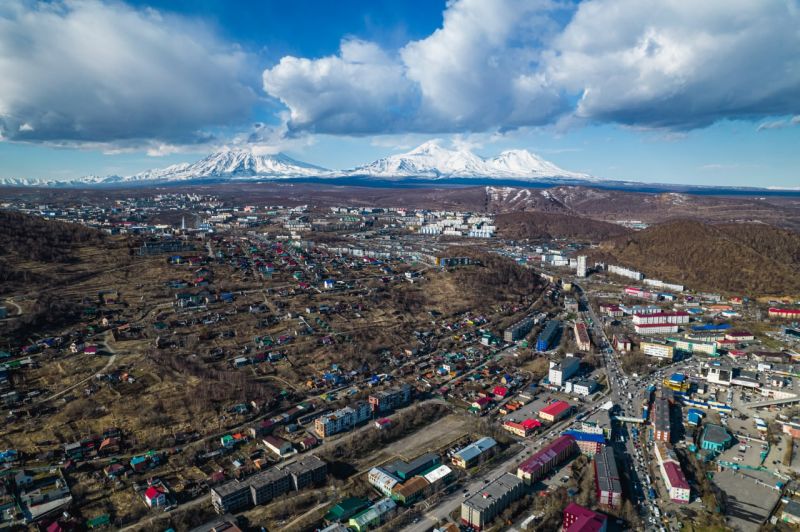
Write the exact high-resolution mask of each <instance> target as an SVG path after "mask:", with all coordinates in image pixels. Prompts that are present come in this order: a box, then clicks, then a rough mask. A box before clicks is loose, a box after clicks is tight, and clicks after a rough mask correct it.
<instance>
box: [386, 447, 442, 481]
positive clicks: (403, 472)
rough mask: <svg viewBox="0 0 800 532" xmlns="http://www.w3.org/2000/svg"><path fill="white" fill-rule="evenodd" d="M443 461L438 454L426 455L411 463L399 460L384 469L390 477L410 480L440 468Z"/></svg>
mask: <svg viewBox="0 0 800 532" xmlns="http://www.w3.org/2000/svg"><path fill="white" fill-rule="evenodd" d="M441 463H442V461H441V459H440V458H439V455H438V454H436V453H425V454H423V455H422V456H419V457H417V458H415V459H414V460H412V461H410V462H404V461H403V460H398V461H396V462H392V463H391V464H389V465H387V466H385V467H384V470H385V471H386V472H387V473H389V474H390V475H392V476H394V477H397V478H398V479H400V480H403V481H405V480H408V479H410V478H411V477H413V476H415V475H419V474H420V473H422V472H423V471H426V470H428V469H430V468H432V467H434V466H438V465H439V464H441Z"/></svg>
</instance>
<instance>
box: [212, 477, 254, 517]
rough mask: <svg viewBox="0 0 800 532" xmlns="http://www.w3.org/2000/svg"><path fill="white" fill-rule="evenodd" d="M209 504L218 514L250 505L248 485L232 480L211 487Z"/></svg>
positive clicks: (236, 510) (235, 510)
mask: <svg viewBox="0 0 800 532" xmlns="http://www.w3.org/2000/svg"><path fill="white" fill-rule="evenodd" d="M211 504H212V505H213V506H214V510H216V512H217V513H218V514H226V513H233V512H238V511H240V510H244V509H246V508H250V506H252V504H253V503H252V498H251V497H250V485H249V484H248V483H247V482H240V481H238V480H234V481H232V482H228V483H225V484H222V485H221V486H215V487H213V488H211Z"/></svg>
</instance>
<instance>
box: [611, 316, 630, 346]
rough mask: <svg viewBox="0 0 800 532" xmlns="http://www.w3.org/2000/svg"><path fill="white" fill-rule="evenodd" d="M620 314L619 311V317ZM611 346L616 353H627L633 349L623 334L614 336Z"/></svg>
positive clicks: (628, 339)
mask: <svg viewBox="0 0 800 532" xmlns="http://www.w3.org/2000/svg"><path fill="white" fill-rule="evenodd" d="M621 312H622V311H620V315H622V314H621ZM612 345H613V346H614V349H616V350H617V351H625V352H627V351H630V350H631V349H633V343H632V342H631V339H630V338H628V337H627V336H625V335H624V334H615V335H614V339H613V341H612Z"/></svg>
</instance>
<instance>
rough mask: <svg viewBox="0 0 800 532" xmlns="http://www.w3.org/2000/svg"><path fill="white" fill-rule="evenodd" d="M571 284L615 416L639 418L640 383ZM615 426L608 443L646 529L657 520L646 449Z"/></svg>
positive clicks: (623, 428)
mask: <svg viewBox="0 0 800 532" xmlns="http://www.w3.org/2000/svg"><path fill="white" fill-rule="evenodd" d="M573 286H574V287H575V288H576V290H577V291H578V293H579V294H580V296H579V304H580V306H581V308H582V309H584V310H583V312H584V313H585V314H586V315H587V316H588V317H589V318H590V319H591V323H592V328H591V331H592V338H593V340H594V342H595V346H596V347H597V348H598V349H600V352H601V353H602V356H603V362H604V364H605V367H606V373H607V375H608V380H607V385H608V390H609V394H610V396H609V398H610V399H611V400H612V401H613V402H614V404H615V405H618V407H617V416H621V417H631V418H640V417H641V416H642V411H641V397H642V396H641V395H640V392H642V391H643V390H642V389H641V388H642V386H643V385H642V384H640V385H639V387H638V388H637V386H636V384H637V382H638V378H635V379H634V380H633V381H631V380H629V379H630V377H629V376H628V375H626V374H625V371H624V370H623V369H622V366H621V364H620V362H619V354H618V352H617V351H616V350H615V349H614V347H613V345H612V344H611V342H609V341H608V337H607V336H606V333H605V330H604V329H603V325H602V324H603V321H602V320H601V319H598V317H597V315H596V313H595V311H594V308H593V307H592V305H591V304H590V301H589V298H588V296H587V294H586V291H584V290H583V288H582V287H580V286H579V285H577V284H573ZM618 425H619V430H618V431H617V432H615V433H614V434H612V445H613V446H614V449H615V453H616V455H617V464H618V465H621V466H622V467H620V468H619V469H620V471H621V472H622V473H623V477H624V478H625V480H627V487H628V490H627V493H628V495H629V497H630V498H631V502H632V503H633V505H634V506H635V507H636V508H637V509H638V511H639V516H640V517H641V518H642V520H643V521H644V522H645V526H646V527H647V529H653V530H655V529H657V526H656V523H657V520H656V518H655V516H654V515H653V510H652V508H653V503H650V504H648V502H647V494H646V493H645V490H648V491H649V488H650V485H651V483H648V482H644V480H646V479H647V478H649V476H648V474H647V470H646V467H645V463H646V462H645V460H646V458H647V455H646V451H645V450H644V449H642V447H641V444H640V443H639V442H640V439H639V438H638V437H635V436H634V435H633V434H632V431H629V430H628V427H627V424H623V423H622V422H620V423H619V424H618ZM639 427H644V425H639ZM637 430H638V429H637ZM620 438H622V440H620ZM651 480H652V479H651Z"/></svg>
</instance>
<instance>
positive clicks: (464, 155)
mask: <svg viewBox="0 0 800 532" xmlns="http://www.w3.org/2000/svg"><path fill="white" fill-rule="evenodd" d="M346 173H348V174H350V175H366V176H372V177H380V178H388V179H391V178H396V179H402V178H408V177H420V178H433V179H443V178H453V177H466V178H480V177H483V178H498V179H503V178H505V179H537V178H545V177H561V178H569V179H581V180H588V179H593V178H592V177H591V176H589V175H587V174H579V173H575V172H569V171H567V170H564V169H562V168H559V167H558V166H556V165H555V164H553V163H551V162H549V161H545V160H544V159H542V158H541V157H538V156H537V155H534V154H532V153H530V152H529V151H527V150H507V151H504V152H502V153H501V154H500V155H498V156H497V157H493V158H490V159H484V158H483V157H480V156H478V155H475V154H474V153H472V152H471V151H469V150H465V149H459V150H449V149H446V148H443V147H441V146H440V145H439V144H438V143H436V142H435V141H429V142H426V143H424V144H422V145H421V146H418V147H417V148H415V149H413V150H411V151H410V152H407V153H401V154H399V155H390V156H389V157H384V158H382V159H378V160H377V161H375V162H372V163H370V164H366V165H363V166H358V167H356V168H353V169H351V170H348V171H347V172H346Z"/></svg>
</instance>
